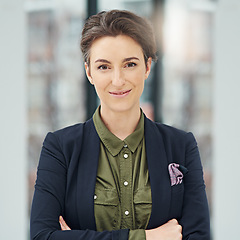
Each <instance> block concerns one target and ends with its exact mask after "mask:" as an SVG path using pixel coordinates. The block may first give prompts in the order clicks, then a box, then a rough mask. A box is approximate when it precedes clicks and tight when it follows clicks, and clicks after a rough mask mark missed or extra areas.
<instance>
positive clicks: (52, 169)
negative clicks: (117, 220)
mask: <svg viewBox="0 0 240 240" xmlns="http://www.w3.org/2000/svg"><path fill="white" fill-rule="evenodd" d="M62 148H63V147H62V146H61V143H60V142H59V140H58V137H57V136H56V134H55V133H48V135H47V136H46V138H45V140H44V143H43V147H42V151H41V155H40V160H39V164H38V170H37V179H36V184H35V192H34V196H33V201H32V209H31V217H30V236H31V238H30V239H31V240H47V239H48V240H66V239H68V240H93V239H94V240H127V239H128V230H127V229H124V230H116V231H103V232H98V231H95V230H88V229H87V230H81V229H74V230H69V231H61V227H60V224H59V216H60V215H63V216H64V199H65V192H66V191H65V189H66V180H67V166H68V163H67V161H66V159H65V156H64V154H63V151H62Z"/></svg>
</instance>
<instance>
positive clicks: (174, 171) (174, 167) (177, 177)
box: [168, 163, 188, 186]
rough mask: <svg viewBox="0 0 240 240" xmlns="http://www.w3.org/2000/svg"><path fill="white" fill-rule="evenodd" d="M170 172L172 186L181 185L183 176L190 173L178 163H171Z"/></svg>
mask: <svg viewBox="0 0 240 240" xmlns="http://www.w3.org/2000/svg"><path fill="white" fill-rule="evenodd" d="M179 169H180V170H181V171H180V170H179ZM168 171H169V175H170V180H171V186H174V185H178V184H181V183H182V179H183V174H185V173H187V172H188V170H187V169H186V168H185V167H183V166H181V165H179V164H177V163H170V164H169V165H168Z"/></svg>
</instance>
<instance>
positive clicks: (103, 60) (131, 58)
mask: <svg viewBox="0 0 240 240" xmlns="http://www.w3.org/2000/svg"><path fill="white" fill-rule="evenodd" d="M131 60H138V61H140V60H139V58H137V57H128V58H124V59H123V62H128V61H131ZM97 62H103V63H111V62H109V61H108V60H106V59H102V58H100V59H97V60H96V61H95V63H97Z"/></svg>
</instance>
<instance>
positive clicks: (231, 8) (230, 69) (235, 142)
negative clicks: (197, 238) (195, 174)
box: [213, 0, 240, 240]
mask: <svg viewBox="0 0 240 240" xmlns="http://www.w3.org/2000/svg"><path fill="white" fill-rule="evenodd" d="M218 2H219V4H218V8H217V12H216V18H215V23H216V30H215V42H214V48H215V79H214V122H213V126H214V164H213V176H214V182H213V190H214V202H213V230H214V240H226V239H239V223H240V219H239V217H240V153H239V152H240V1H239V0H219V1H218Z"/></svg>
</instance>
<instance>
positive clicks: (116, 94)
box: [109, 89, 131, 97]
mask: <svg viewBox="0 0 240 240" xmlns="http://www.w3.org/2000/svg"><path fill="white" fill-rule="evenodd" d="M130 92H131V89H130V90H126V91H114V92H109V93H110V94H111V95H113V96H115V97H125V96H127V95H128V94H129V93H130Z"/></svg>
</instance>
